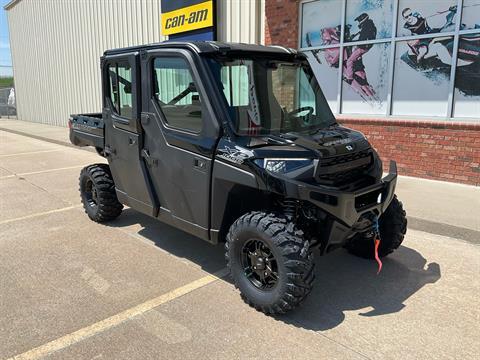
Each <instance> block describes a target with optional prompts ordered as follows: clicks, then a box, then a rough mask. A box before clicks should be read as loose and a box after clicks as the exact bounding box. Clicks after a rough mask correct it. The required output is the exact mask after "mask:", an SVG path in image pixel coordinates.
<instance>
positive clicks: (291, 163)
mask: <svg viewBox="0 0 480 360" xmlns="http://www.w3.org/2000/svg"><path fill="white" fill-rule="evenodd" d="M255 163H256V164H257V165H258V166H260V167H262V168H264V169H265V170H267V171H270V172H273V173H278V174H286V173H289V172H292V171H295V170H298V169H301V168H304V167H307V166H310V165H313V159H257V160H255Z"/></svg>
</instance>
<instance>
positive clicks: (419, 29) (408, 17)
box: [402, 8, 432, 35]
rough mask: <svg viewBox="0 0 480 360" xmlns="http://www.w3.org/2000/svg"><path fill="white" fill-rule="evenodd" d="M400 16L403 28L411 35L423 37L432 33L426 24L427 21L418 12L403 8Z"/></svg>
mask: <svg viewBox="0 0 480 360" xmlns="http://www.w3.org/2000/svg"><path fill="white" fill-rule="evenodd" d="M402 16H403V19H404V20H405V24H404V25H403V27H404V28H405V29H407V30H410V32H411V33H412V35H423V34H429V33H431V32H432V29H431V28H430V26H429V25H428V23H427V19H425V18H424V17H423V16H422V15H420V14H419V13H418V12H412V9H410V8H405V9H403V11H402Z"/></svg>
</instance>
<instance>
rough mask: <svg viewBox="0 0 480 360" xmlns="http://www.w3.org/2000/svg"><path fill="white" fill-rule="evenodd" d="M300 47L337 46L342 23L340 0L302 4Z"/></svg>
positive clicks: (323, 0) (324, 0)
mask: <svg viewBox="0 0 480 360" xmlns="http://www.w3.org/2000/svg"><path fill="white" fill-rule="evenodd" d="M302 15H303V17H302V39H301V47H313V46H321V45H331V44H338V43H339V42H340V31H341V27H340V25H341V23H342V0H322V1H312V2H306V3H304V4H302Z"/></svg>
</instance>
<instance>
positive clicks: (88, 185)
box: [80, 164, 123, 222]
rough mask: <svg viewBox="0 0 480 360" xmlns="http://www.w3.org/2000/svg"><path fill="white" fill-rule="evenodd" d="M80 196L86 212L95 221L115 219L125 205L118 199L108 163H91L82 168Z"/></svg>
mask: <svg viewBox="0 0 480 360" xmlns="http://www.w3.org/2000/svg"><path fill="white" fill-rule="evenodd" d="M80 196H81V199H82V204H83V208H84V209H85V212H86V213H87V215H88V217H89V218H90V219H92V220H93V221H96V222H104V221H109V220H113V219H115V218H116V217H118V216H119V215H120V213H121V212H122V209H123V205H122V204H121V203H120V202H119V201H118V199H117V194H116V193H115V183H114V182H113V178H112V174H111V173H110V168H109V167H108V165H106V164H94V165H89V166H87V167H84V168H83V169H82V171H81V172H80Z"/></svg>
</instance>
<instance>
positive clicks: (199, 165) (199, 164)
mask: <svg viewBox="0 0 480 360" xmlns="http://www.w3.org/2000/svg"><path fill="white" fill-rule="evenodd" d="M193 167H194V168H195V169H199V170H202V171H204V170H206V168H207V162H206V161H205V160H203V159H199V158H195V159H193Z"/></svg>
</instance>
